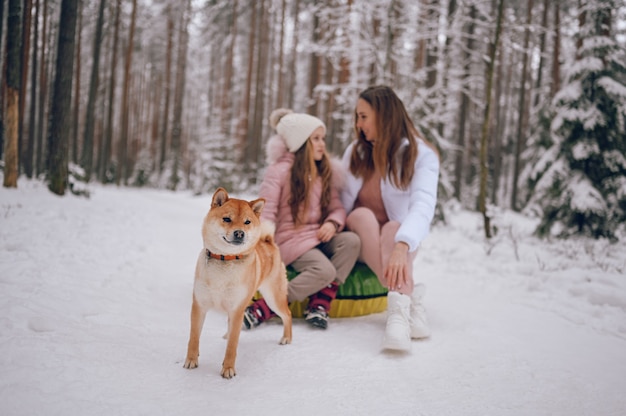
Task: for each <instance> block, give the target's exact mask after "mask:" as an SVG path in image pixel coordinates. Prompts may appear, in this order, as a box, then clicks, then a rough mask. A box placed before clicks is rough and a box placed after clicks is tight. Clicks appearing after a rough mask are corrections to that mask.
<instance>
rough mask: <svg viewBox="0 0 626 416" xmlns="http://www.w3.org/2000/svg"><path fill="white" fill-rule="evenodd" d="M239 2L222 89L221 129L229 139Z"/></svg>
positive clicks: (234, 6) (235, 3)
mask: <svg viewBox="0 0 626 416" xmlns="http://www.w3.org/2000/svg"><path fill="white" fill-rule="evenodd" d="M237 3H238V2H237V0H234V1H233V6H232V8H233V17H232V23H231V25H230V44H229V45H228V54H227V56H226V63H225V65H224V66H225V68H224V88H223V89H222V99H221V106H220V107H221V109H222V111H221V119H222V120H221V121H222V122H221V125H222V126H221V127H222V133H223V134H224V135H225V136H226V137H228V136H230V129H231V125H232V118H233V112H232V107H231V105H232V102H231V94H232V93H233V92H232V82H233V59H234V56H235V45H236V43H237Z"/></svg>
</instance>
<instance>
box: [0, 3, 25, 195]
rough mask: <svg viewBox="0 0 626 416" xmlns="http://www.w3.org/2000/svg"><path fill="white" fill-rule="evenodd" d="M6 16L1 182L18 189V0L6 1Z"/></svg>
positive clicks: (19, 32) (20, 36)
mask: <svg viewBox="0 0 626 416" xmlns="http://www.w3.org/2000/svg"><path fill="white" fill-rule="evenodd" d="M8 6H9V8H8V16H7V60H6V64H5V67H6V73H5V74H6V75H5V77H4V79H5V82H6V89H5V91H6V92H5V94H6V103H5V106H6V110H5V118H4V120H5V132H6V134H5V137H4V153H3V154H4V182H3V186H4V187H5V188H17V176H18V173H19V160H18V159H19V153H18V152H19V151H18V134H19V122H20V117H19V111H20V110H19V99H20V75H21V74H20V65H21V59H20V50H21V46H22V34H21V32H22V7H21V1H20V0H9V5H8Z"/></svg>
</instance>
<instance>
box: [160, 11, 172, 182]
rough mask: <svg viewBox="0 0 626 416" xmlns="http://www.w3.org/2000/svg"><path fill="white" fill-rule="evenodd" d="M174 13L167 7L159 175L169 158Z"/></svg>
mask: <svg viewBox="0 0 626 416" xmlns="http://www.w3.org/2000/svg"><path fill="white" fill-rule="evenodd" d="M173 13H174V11H173V10H172V8H171V6H169V5H168V6H167V8H166V9H165V14H166V15H167V47H166V49H165V81H164V82H165V85H164V86H163V90H164V91H165V101H164V103H163V120H161V122H162V125H161V142H160V149H161V151H160V152H159V158H160V160H159V175H161V174H163V169H165V160H166V156H167V137H168V135H169V120H170V86H171V83H172V55H173V51H174V16H173Z"/></svg>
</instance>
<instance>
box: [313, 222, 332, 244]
mask: <svg viewBox="0 0 626 416" xmlns="http://www.w3.org/2000/svg"><path fill="white" fill-rule="evenodd" d="M335 234H337V226H336V225H335V223H334V222H332V221H326V222H325V223H324V224H322V225H321V226H320V228H319V229H318V230H317V238H319V240H320V241H321V242H322V243H327V242H329V241H330V240H331V238H333V237H334V236H335Z"/></svg>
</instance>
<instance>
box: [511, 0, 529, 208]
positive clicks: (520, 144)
mask: <svg viewBox="0 0 626 416" xmlns="http://www.w3.org/2000/svg"><path fill="white" fill-rule="evenodd" d="M527 8H528V10H527V14H526V30H525V32H524V47H523V58H522V62H523V63H522V81H521V83H520V94H519V103H518V107H517V108H518V110H519V116H518V119H517V143H516V147H515V165H514V166H513V190H512V193H511V209H512V210H513V211H519V208H518V206H517V198H518V196H517V194H518V183H517V182H518V181H519V175H520V171H521V157H522V152H523V151H524V144H525V135H524V122H525V120H526V117H525V116H526V79H527V76H528V75H527V74H528V44H529V42H530V24H531V23H532V9H533V0H528V6H527Z"/></svg>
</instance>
